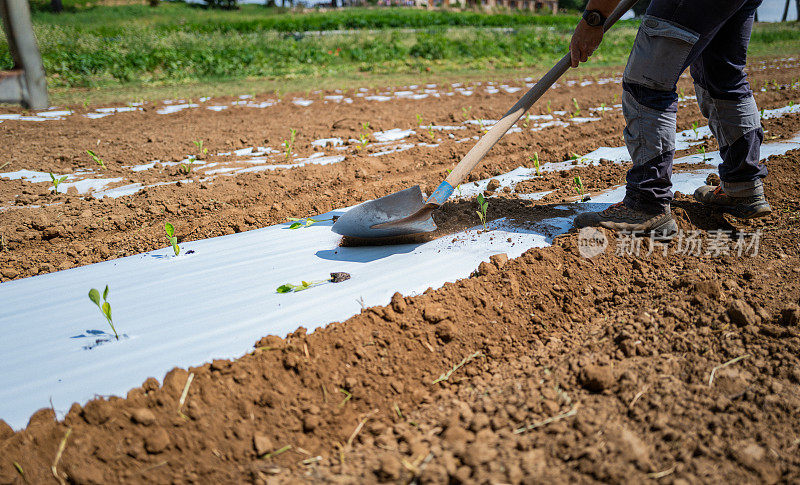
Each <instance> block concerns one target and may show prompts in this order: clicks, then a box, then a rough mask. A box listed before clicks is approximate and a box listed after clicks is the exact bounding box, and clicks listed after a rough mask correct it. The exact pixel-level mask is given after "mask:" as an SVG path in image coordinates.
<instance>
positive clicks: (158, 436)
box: [144, 428, 169, 455]
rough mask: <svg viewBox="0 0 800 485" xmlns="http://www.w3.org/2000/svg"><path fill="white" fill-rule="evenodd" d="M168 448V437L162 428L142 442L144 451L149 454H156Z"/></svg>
mask: <svg viewBox="0 0 800 485" xmlns="http://www.w3.org/2000/svg"><path fill="white" fill-rule="evenodd" d="M167 446H169V435H168V434H167V431H166V430H165V429H164V428H158V429H157V430H155V431H154V432H153V433H152V434H151V435H150V436H148V437H147V438H145V440H144V449H145V450H147V452H148V453H150V454H154V455H155V454H158V453H161V452H162V451H164V450H166V449H167Z"/></svg>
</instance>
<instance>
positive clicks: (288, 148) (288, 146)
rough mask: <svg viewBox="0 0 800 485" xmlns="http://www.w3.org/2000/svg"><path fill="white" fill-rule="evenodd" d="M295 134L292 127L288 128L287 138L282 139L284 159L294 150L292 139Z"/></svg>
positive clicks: (288, 157) (295, 131)
mask: <svg viewBox="0 0 800 485" xmlns="http://www.w3.org/2000/svg"><path fill="white" fill-rule="evenodd" d="M296 136H297V130H295V129H294V128H292V129H291V130H289V139H288V140H284V141H283V147H284V150H283V152H284V154H285V155H286V160H289V159H290V158H292V152H293V151H294V140H295V137H296Z"/></svg>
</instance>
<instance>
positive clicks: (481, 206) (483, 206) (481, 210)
mask: <svg viewBox="0 0 800 485" xmlns="http://www.w3.org/2000/svg"><path fill="white" fill-rule="evenodd" d="M475 200H476V202H478V210H476V211H475V212H476V213H477V214H478V217H479V218H480V219H481V224H483V230H484V231H485V230H486V210H487V209H488V208H489V201H487V200H486V197H484V196H483V194H478V197H477V198H476V199H475Z"/></svg>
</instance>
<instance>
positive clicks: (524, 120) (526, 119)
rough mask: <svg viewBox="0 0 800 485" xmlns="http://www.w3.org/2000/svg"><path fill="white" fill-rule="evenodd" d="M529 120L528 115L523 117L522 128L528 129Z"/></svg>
mask: <svg viewBox="0 0 800 485" xmlns="http://www.w3.org/2000/svg"><path fill="white" fill-rule="evenodd" d="M529 120H530V117H529V116H528V115H525V116H524V117H523V118H522V127H523V128H527V127H528V121H529Z"/></svg>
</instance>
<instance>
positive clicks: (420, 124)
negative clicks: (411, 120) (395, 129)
mask: <svg viewBox="0 0 800 485" xmlns="http://www.w3.org/2000/svg"><path fill="white" fill-rule="evenodd" d="M417 124H418V125H419V126H422V115H421V114H419V113H417Z"/></svg>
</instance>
